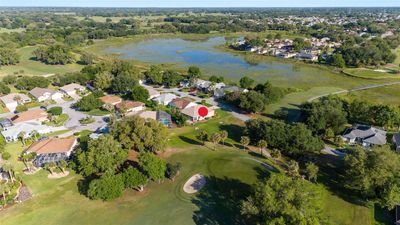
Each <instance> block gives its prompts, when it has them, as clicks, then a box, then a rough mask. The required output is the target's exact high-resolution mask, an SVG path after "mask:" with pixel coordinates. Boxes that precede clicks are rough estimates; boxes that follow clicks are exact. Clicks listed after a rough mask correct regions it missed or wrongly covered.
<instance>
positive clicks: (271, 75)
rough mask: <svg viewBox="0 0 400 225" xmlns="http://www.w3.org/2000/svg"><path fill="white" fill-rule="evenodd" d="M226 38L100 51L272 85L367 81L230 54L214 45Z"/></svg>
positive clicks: (136, 44) (151, 41)
mask: <svg viewBox="0 0 400 225" xmlns="http://www.w3.org/2000/svg"><path fill="white" fill-rule="evenodd" d="M226 41H227V40H226V39H225V38H224V37H213V38H207V39H203V40H196V41H193V40H185V39H182V38H154V39H146V40H142V41H132V42H127V43H126V44H122V45H118V46H112V47H107V48H105V49H104V52H105V53H107V54H119V55H120V57H121V58H123V59H134V60H138V61H141V62H145V63H150V64H174V65H175V66H176V67H179V68H186V67H188V66H190V65H197V66H199V67H200V68H201V70H202V71H203V74H205V75H208V76H211V75H217V76H224V77H225V78H227V79H229V80H234V81H237V80H238V79H240V78H241V77H243V76H244V75H247V76H249V77H251V78H253V79H255V80H256V81H258V82H265V81H267V80H269V81H271V82H272V83H274V84H276V85H280V86H295V87H299V88H310V87H315V86H335V87H343V88H348V87H354V86H359V85H360V83H367V82H366V81H363V80H358V81H354V78H350V77H347V76H344V75H340V74H335V73H332V72H330V71H328V70H324V69H320V68H317V67H314V66H309V65H306V64H303V63H294V62H283V60H279V59H274V58H272V57H263V56H256V55H254V54H249V55H245V54H239V53H238V54H233V53H231V52H227V51H224V50H221V49H218V48H216V46H220V45H223V44H225V43H226Z"/></svg>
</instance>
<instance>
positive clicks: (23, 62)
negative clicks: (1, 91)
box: [0, 46, 82, 77]
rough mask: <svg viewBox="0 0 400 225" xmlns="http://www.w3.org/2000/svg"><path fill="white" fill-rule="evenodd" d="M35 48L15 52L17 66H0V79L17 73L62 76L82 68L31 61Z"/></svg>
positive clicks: (74, 65)
mask: <svg viewBox="0 0 400 225" xmlns="http://www.w3.org/2000/svg"><path fill="white" fill-rule="evenodd" d="M36 48H37V47H32V46H28V47H23V48H20V49H18V50H17V52H18V54H20V56H21V58H20V62H19V63H18V64H17V65H12V66H2V67H1V68H0V77H1V76H5V75H9V74H14V73H19V74H22V75H49V74H64V73H69V72H76V71H79V70H80V69H81V68H82V66H81V65H78V64H76V63H74V64H67V65H46V64H44V63H41V62H38V61H35V60H32V59H31V58H32V57H33V55H32V52H33V51H34V50H35V49H36ZM21 72H22V73H21Z"/></svg>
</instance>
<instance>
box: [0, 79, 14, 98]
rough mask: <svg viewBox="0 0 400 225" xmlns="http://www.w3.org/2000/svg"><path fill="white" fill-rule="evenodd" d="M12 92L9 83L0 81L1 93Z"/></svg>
mask: <svg viewBox="0 0 400 225" xmlns="http://www.w3.org/2000/svg"><path fill="white" fill-rule="evenodd" d="M10 93H11V89H10V87H8V86H7V84H5V83H4V82H0V94H3V95H6V94H10Z"/></svg>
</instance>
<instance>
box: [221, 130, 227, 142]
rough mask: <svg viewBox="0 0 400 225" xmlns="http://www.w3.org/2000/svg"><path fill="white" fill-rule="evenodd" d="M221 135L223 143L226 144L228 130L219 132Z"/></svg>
mask: <svg viewBox="0 0 400 225" xmlns="http://www.w3.org/2000/svg"><path fill="white" fill-rule="evenodd" d="M219 136H220V138H221V141H222V144H223V145H225V140H226V139H227V138H228V131H226V130H223V131H221V132H220V133H219Z"/></svg>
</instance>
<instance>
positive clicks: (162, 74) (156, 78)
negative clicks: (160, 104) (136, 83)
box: [145, 65, 196, 87]
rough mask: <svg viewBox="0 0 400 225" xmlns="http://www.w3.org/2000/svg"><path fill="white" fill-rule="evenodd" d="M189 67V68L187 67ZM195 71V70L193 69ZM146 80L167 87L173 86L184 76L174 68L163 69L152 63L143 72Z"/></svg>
mask: <svg viewBox="0 0 400 225" xmlns="http://www.w3.org/2000/svg"><path fill="white" fill-rule="evenodd" d="M189 69H190V68H189ZM193 72H195V73H196V71H193ZM145 76H146V80H147V81H148V82H149V83H151V84H155V85H165V86H167V87H175V86H177V85H178V84H179V82H181V81H182V80H183V79H184V77H183V76H182V75H181V74H180V73H178V72H176V71H174V70H165V71H164V70H163V68H162V67H161V66H159V65H152V66H150V68H149V69H148V70H147V71H146V72H145Z"/></svg>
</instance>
